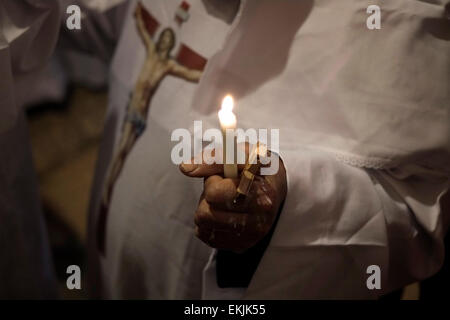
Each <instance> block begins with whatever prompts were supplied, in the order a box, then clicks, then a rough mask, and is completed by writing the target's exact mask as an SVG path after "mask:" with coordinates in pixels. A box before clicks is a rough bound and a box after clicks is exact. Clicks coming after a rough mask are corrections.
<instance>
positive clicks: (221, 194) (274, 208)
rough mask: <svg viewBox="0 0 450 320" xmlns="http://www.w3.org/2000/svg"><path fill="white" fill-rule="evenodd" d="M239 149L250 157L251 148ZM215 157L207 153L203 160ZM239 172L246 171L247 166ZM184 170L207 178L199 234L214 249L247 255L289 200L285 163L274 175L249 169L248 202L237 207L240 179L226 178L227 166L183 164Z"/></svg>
mask: <svg viewBox="0 0 450 320" xmlns="http://www.w3.org/2000/svg"><path fill="white" fill-rule="evenodd" d="M239 147H241V148H242V147H244V148H245V151H246V154H247V157H248V152H249V150H248V149H249V148H247V147H246V146H245V145H239V146H238V148H239ZM197 156H198V155H197ZM211 156H212V155H211V154H209V152H204V153H203V155H202V159H205V160H206V159H207V158H209V157H211ZM191 163H193V159H192V160H191ZM237 169H240V170H243V169H244V165H240V166H239V168H237ZM180 170H181V172H182V173H183V174H185V175H186V176H188V177H193V178H194V177H197V178H204V190H203V193H202V196H201V197H200V201H199V204H198V207H197V209H196V210H195V216H194V221H195V225H196V228H195V233H196V236H197V237H198V238H199V239H200V240H202V241H203V242H205V243H206V244H208V245H209V246H211V247H213V248H217V249H224V250H232V251H235V252H243V251H245V250H247V249H248V248H251V247H253V246H254V245H255V244H257V243H258V242H259V241H260V240H261V239H263V238H264V236H265V235H267V233H268V232H269V231H270V229H271V228H272V226H273V224H274V222H275V219H276V217H277V214H278V212H279V208H280V205H281V203H282V202H283V201H284V198H285V197H286V172H285V169H284V165H283V162H282V161H281V160H280V166H279V170H278V172H277V173H276V174H274V175H266V176H261V175H259V170H258V172H256V171H253V170H252V169H249V171H251V172H252V174H253V173H254V177H253V179H252V181H251V183H250V184H249V185H247V184H245V186H248V188H243V191H244V192H245V201H243V202H242V203H239V204H238V205H233V201H234V199H235V197H236V194H237V193H238V188H239V186H240V179H231V178H224V177H223V176H222V174H223V173H224V166H222V165H219V164H217V163H212V164H206V163H203V164H196V165H193V164H181V165H180ZM244 189H245V190H244Z"/></svg>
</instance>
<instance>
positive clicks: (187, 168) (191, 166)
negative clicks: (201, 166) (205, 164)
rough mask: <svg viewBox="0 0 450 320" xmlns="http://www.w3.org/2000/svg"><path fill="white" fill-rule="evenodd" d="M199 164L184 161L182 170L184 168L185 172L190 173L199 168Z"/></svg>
mask: <svg viewBox="0 0 450 320" xmlns="http://www.w3.org/2000/svg"><path fill="white" fill-rule="evenodd" d="M197 167H198V164H190V163H182V164H181V170H183V172H184V173H190V172H192V171H194V170H195V169H197Z"/></svg>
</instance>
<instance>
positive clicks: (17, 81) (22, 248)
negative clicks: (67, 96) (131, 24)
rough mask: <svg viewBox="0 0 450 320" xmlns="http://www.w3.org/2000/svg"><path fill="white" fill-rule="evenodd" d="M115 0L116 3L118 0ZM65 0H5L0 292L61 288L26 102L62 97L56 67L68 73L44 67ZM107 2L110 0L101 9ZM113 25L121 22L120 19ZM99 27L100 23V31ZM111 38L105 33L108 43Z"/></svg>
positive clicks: (0, 33)
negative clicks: (33, 154)
mask: <svg viewBox="0 0 450 320" xmlns="http://www.w3.org/2000/svg"><path fill="white" fill-rule="evenodd" d="M108 2H112V1H108ZM74 3H76V1H71V4H74ZM114 3H115V4H116V5H117V3H118V1H115V2H114ZM61 4H62V2H60V1H57V0H20V1H17V0H2V1H0V74H1V76H0V150H1V152H0V221H1V223H0V252H1V253H0V298H3V299H7V298H22V299H25V298H29V299H39V298H56V297H57V295H58V293H57V284H56V281H55V275H54V270H53V265H52V262H51V258H50V252H49V251H50V250H49V245H48V239H47V233H46V228H45V225H44V221H43V217H42V212H41V206H40V202H39V197H38V190H37V183H36V176H35V173H34V170H33V165H32V159H31V149H30V143H29V136H28V130H27V124H26V119H25V116H24V110H23V107H24V106H25V105H27V104H30V103H36V102H39V101H43V99H58V98H60V97H61V94H62V90H63V88H64V84H65V79H64V76H62V77H61V78H55V74H56V75H62V74H61V73H60V71H58V70H57V71H56V72H54V71H53V70H51V66H52V65H50V69H47V70H46V69H45V66H46V65H47V66H49V65H48V61H49V59H50V57H51V55H52V53H53V51H54V48H55V45H56V42H57V39H58V35H59V31H60V26H61V14H62V13H63V14H65V8H63V7H62V6H60V5H61ZM97 4H98V1H97ZM108 8H110V6H109V5H107V4H106V1H104V2H103V5H102V6H101V8H100V9H102V10H106V9H108ZM63 9H64V10H63ZM93 9H95V8H93ZM62 10H63V11H62ZM94 15H98V16H101V14H100V13H99V12H97V13H94V12H92V13H91V14H90V15H88V16H86V17H85V20H84V21H85V22H86V25H88V24H89V23H91V24H92V22H90V21H89V18H90V17H91V16H94ZM115 17H120V13H117V12H116V14H115ZM102 19H103V23H104V24H103V25H107V23H106V21H107V20H108V17H107V16H106V14H105V16H102ZM102 19H100V20H102ZM110 25H115V26H117V27H119V28H120V23H119V22H118V21H116V22H110ZM100 30H101V28H97V32H101V31H100ZM109 32H110V34H111V35H112V36H114V33H113V32H111V31H109ZM79 36H80V37H83V38H84V39H85V40H84V41H85V42H84V43H85V45H86V46H88V47H92V46H91V45H90V44H92V43H96V44H97V48H98V49H100V47H101V43H100V42H98V41H96V40H97V39H96V37H94V36H93V35H92V34H90V33H89V30H85V31H83V30H82V31H81V32H80V34H79ZM112 40H113V39H112V38H108V39H106V41H109V42H108V44H109V46H108V49H107V50H109V51H112V49H111V45H113V41H112ZM73 45H75V44H73ZM78 47H80V46H78ZM80 48H82V47H80ZM48 77H50V80H48Z"/></svg>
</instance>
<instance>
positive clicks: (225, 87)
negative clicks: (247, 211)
mask: <svg viewBox="0 0 450 320" xmlns="http://www.w3.org/2000/svg"><path fill="white" fill-rule="evenodd" d="M447 2H448V1H439V0H438V1H433V3H430V2H428V1H418V0H414V1H402V0H395V1H394V0H393V1H389V2H382V3H381V4H380V5H381V9H382V14H383V16H382V17H383V18H382V29H381V30H374V31H371V30H368V29H367V28H366V19H367V17H368V15H367V14H366V8H367V7H368V6H369V5H370V4H373V2H369V1H356V0H342V1H330V0H316V1H289V0H282V1H280V0H277V1H275V0H258V1H256V0H247V1H242V3H241V7H240V10H239V12H238V14H237V16H236V18H235V19H234V22H233V24H232V25H231V26H229V25H228V24H227V23H226V21H227V20H226V19H221V18H219V16H218V15H214V14H213V13H212V12H213V10H212V9H211V6H212V7H214V3H213V1H207V0H205V1H189V3H190V6H191V7H190V9H189V15H190V17H189V19H188V21H187V22H184V23H183V24H182V26H181V27H180V26H177V25H176V23H175V21H174V14H175V11H176V9H177V7H178V6H179V2H178V1H156V0H155V1H153V0H152V1H143V4H144V6H145V8H146V9H147V10H148V11H150V12H151V14H152V15H153V16H154V17H155V18H156V19H157V20H158V21H159V23H160V28H159V30H158V31H157V33H156V35H155V37H157V36H158V32H160V31H161V30H162V29H163V28H164V27H167V26H171V27H172V28H173V29H174V31H175V34H176V39H177V46H179V45H180V43H181V42H182V43H185V44H187V45H189V47H190V48H192V49H193V50H195V51H196V52H198V53H200V54H201V55H202V56H204V57H205V58H207V59H208V60H209V61H208V64H207V66H206V70H205V71H204V74H203V77H202V79H201V81H200V84H199V85H196V84H193V83H190V82H187V81H184V80H182V79H178V78H176V77H172V76H167V77H166V78H165V79H164V80H163V81H162V82H161V83H160V85H159V87H158V90H157V91H156V93H155V94H154V96H153V98H152V100H151V102H150V112H149V116H148V118H147V123H146V125H147V126H146V129H145V131H144V133H143V135H142V136H140V137H139V139H138V141H137V143H136V145H135V146H134V147H133V149H132V151H131V152H130V154H129V155H128V157H127V159H126V162H125V166H124V168H123V170H122V172H121V175H120V177H119V179H118V180H117V183H116V185H115V189H114V194H113V198H112V202H111V206H110V210H109V214H108V220H107V232H106V243H107V245H106V247H107V251H106V256H104V257H103V256H101V255H100V254H98V253H96V249H95V245H94V244H92V246H91V250H92V251H91V256H94V257H95V256H96V258H97V259H98V262H99V266H100V270H101V275H102V286H103V287H102V288H101V289H102V293H103V296H104V297H110V298H131V297H141V298H142V297H145V298H160V299H166V298H170V299H174V298H181V299H184V298H194V299H196V298H201V297H203V298H230V297H244V298H370V297H377V296H379V295H380V294H382V293H385V292H388V291H390V290H392V289H394V288H398V287H400V286H402V285H404V284H406V283H410V282H412V281H415V280H417V279H423V278H425V277H428V276H431V275H432V274H433V273H434V272H436V271H437V270H438V269H439V267H440V265H441V264H442V261H443V243H442V239H443V236H444V234H445V231H446V229H447V226H448V221H449V220H448V214H449V213H448V212H447V213H444V212H442V210H441V206H442V204H441V202H442V201H443V199H444V195H445V194H446V192H447V191H448V188H449V172H450V167H449V164H450V161H449V138H450V136H449V128H450V126H449V107H450V104H449V101H450V100H449V93H450V90H448V89H449V77H450V72H448V71H449V70H450V60H449V59H450V54H449V53H450V41H449V33H448V32H449V31H448V30H449V29H448V24H449V21H448V20H446V18H445V9H444V5H445V4H446V3H447ZM207 4H208V5H207ZM135 6H136V2H135V1H132V2H131V3H130V7H129V10H128V12H127V15H126V22H125V25H124V29H123V31H122V35H121V40H120V43H119V45H118V48H117V51H116V54H115V57H114V60H113V64H112V70H111V82H110V102H109V109H108V115H107V121H106V127H105V135H104V137H105V138H104V140H103V142H102V147H101V152H100V158H99V161H98V168H97V172H96V179H95V184H94V188H93V197H92V199H93V201H92V205H91V224H90V226H91V227H90V228H91V230H90V232H91V237H94V236H95V225H96V223H97V221H96V219H97V216H98V215H97V212H98V208H99V204H100V199H101V195H102V187H103V184H104V180H105V176H106V174H107V170H108V164H109V163H110V161H111V157H112V154H113V153H114V150H115V149H117V144H118V141H119V139H120V134H121V128H122V124H123V121H124V120H123V119H124V116H125V111H126V107H127V104H128V102H129V96H130V93H131V92H132V91H133V88H134V85H135V82H136V79H137V77H138V75H139V72H140V69H141V67H142V64H143V61H144V58H145V49H144V46H143V44H142V42H141V39H140V38H139V35H138V33H137V29H136V23H135V21H134V19H133V12H134V9H135ZM177 46H176V47H175V49H174V51H176V50H177ZM226 93H232V94H233V95H234V96H235V98H236V113H237V119H238V126H239V127H243V128H269V129H270V128H279V129H280V150H279V151H280V153H281V156H282V158H283V161H284V164H285V166H286V168H287V175H288V194H287V198H286V202H285V205H284V207H283V211H282V213H281V216H280V219H279V221H278V224H277V227H276V229H275V233H274V236H273V238H272V240H271V243H270V245H269V247H268V249H267V250H266V253H265V254H264V256H263V258H262V261H261V263H260V264H259V267H258V269H257V271H256V273H255V275H254V277H253V279H252V281H251V283H250V286H249V288H247V289H246V290H245V292H244V293H243V292H242V290H240V289H237V290H235V291H234V294H233V292H230V290H226V292H222V294H221V290H218V288H217V284H215V283H214V277H211V274H213V272H212V273H211V270H212V269H211V267H212V268H213V267H214V261H213V256H211V253H212V250H211V249H210V248H208V247H207V246H206V245H205V244H203V243H202V242H200V241H199V240H198V239H196V238H195V237H194V234H193V227H194V224H193V214H194V210H195V208H196V206H197V201H198V198H199V196H200V194H201V190H202V181H201V179H200V180H194V179H189V178H186V177H184V176H182V175H181V174H180V173H179V171H178V168H177V166H175V165H174V164H172V163H171V161H170V152H171V147H172V146H173V145H174V143H172V142H171V141H170V136H171V132H172V130H174V129H176V128H185V127H189V128H191V129H192V126H193V121H194V120H203V127H204V128H203V129H204V130H205V129H207V128H208V127H217V125H218V124H217V110H218V106H219V103H220V100H221V99H222V97H223V96H224V95H225V94H226ZM208 262H209V265H208V267H206V266H207V264H208ZM369 265H378V266H379V267H380V268H381V272H382V275H381V277H382V289H381V290H368V288H367V286H366V280H367V277H368V274H367V273H366V269H367V267H368V266H369ZM205 267H206V268H205ZM204 270H205V273H204V274H203V271H204Z"/></svg>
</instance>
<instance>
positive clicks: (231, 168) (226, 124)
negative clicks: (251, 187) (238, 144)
mask: <svg viewBox="0 0 450 320" xmlns="http://www.w3.org/2000/svg"><path fill="white" fill-rule="evenodd" d="M233 106H234V101H233V97H232V96H231V95H227V96H226V97H225V98H223V100H222V109H220V111H219V121H220V128H221V129H222V137H223V174H224V176H225V178H237V177H238V167H237V164H236V162H235V161H234V162H233V163H226V154H227V139H226V137H227V129H229V131H231V130H232V132H230V133H232V134H233V144H232V146H228V147H232V148H233V151H235V150H234V149H235V148H234V146H235V137H234V129H236V115H235V114H234V113H233ZM234 153H235V152H233V154H234ZM234 156H235V154H234Z"/></svg>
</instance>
